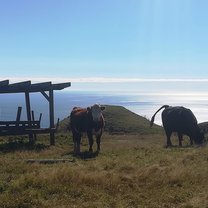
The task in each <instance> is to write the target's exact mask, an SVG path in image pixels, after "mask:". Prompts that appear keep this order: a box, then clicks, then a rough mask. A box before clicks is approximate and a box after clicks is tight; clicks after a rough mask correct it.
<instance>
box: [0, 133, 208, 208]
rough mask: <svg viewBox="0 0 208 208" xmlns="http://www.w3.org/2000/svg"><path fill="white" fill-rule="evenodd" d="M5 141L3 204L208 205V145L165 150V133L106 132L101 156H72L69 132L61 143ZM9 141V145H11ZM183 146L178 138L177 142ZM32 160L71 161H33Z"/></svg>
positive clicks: (11, 207) (0, 167) (0, 152)
mask: <svg viewBox="0 0 208 208" xmlns="http://www.w3.org/2000/svg"><path fill="white" fill-rule="evenodd" d="M38 138H39V141H37V142H36V145H35V146H33V147H29V146H28V145H27V142H26V141H25V139H24V138H22V137H19V138H16V139H14V138H7V139H4V138H1V140H0V207H4V208H16V207H19V208H20V207H21V208H26V207H28V208H29V207H43V208H44V207H50V208H52V207H60V208H64V207H74V208H76V207H90V208H91V207H92V208H93V207H94V208H95V207H99V208H107V207H109V208H114V207H115V208H120V207H121V208H122V207H123V208H126V207H132V208H133V207H141V208H142V207H150V208H152V207H153V208H154V207H155V208H159V207H166V208H168V207H170V208H172V207H183V208H193V207H199V208H207V207H208V147H190V146H189V145H188V140H186V139H185V140H184V147H183V148H179V147H177V146H176V147H173V148H168V149H167V148H164V135H163V133H160V134H148V135H145V134H142V135H141V134H136V135H124V134H123V135H109V134H104V135H103V137H102V143H101V152H100V154H99V155H96V154H88V153H87V152H86V150H87V149H88V146H87V141H86V139H84V140H83V143H82V147H81V148H82V152H83V154H82V155H80V157H74V156H73V155H72V150H73V145H72V140H71V135H70V134H69V133H60V134H58V135H57V144H56V146H48V140H49V139H48V136H47V135H46V136H39V137H38ZM8 140H9V143H8ZM175 144H177V140H175ZM27 159H69V160H70V162H66V163H53V164H39V163H31V164H30V163H27V162H26V161H25V160H27Z"/></svg>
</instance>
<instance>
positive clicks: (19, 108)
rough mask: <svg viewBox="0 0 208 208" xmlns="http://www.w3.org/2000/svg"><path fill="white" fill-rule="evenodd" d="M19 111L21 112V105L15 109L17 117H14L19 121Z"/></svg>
mask: <svg viewBox="0 0 208 208" xmlns="http://www.w3.org/2000/svg"><path fill="white" fill-rule="evenodd" d="M21 112H22V107H21V106H19V107H18V110H17V117H16V121H20V117H21Z"/></svg>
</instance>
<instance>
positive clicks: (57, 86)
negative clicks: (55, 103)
mask: <svg viewBox="0 0 208 208" xmlns="http://www.w3.org/2000/svg"><path fill="white" fill-rule="evenodd" d="M70 86H71V82H66V83H59V84H52V86H51V89H52V90H62V89H64V88H67V87H70Z"/></svg>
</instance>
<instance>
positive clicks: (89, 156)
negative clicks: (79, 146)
mask: <svg viewBox="0 0 208 208" xmlns="http://www.w3.org/2000/svg"><path fill="white" fill-rule="evenodd" d="M65 155H71V156H73V157H75V158H78V159H82V160H87V159H93V158H96V157H97V156H98V155H99V152H97V151H96V152H89V151H85V152H80V153H79V154H74V152H69V153H67V154H65Z"/></svg>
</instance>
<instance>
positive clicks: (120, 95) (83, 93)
mask: <svg viewBox="0 0 208 208" xmlns="http://www.w3.org/2000/svg"><path fill="white" fill-rule="evenodd" d="M0 96H1V103H0V120H15V119H16V113H17V108H18V106H22V108H23V109H22V115H21V120H24V119H26V107H25V97H24V94H21V93H20V94H3V95H0ZM30 97H31V110H33V111H34V112H35V119H38V118H39V115H40V113H42V114H43V115H42V121H41V127H48V126H49V106H48V102H47V100H46V99H45V98H44V97H43V96H42V94H41V93H31V96H30ZM94 103H98V104H100V105H119V106H123V107H125V108H127V109H128V110H130V111H132V112H134V113H136V114H138V115H140V116H143V117H145V118H147V119H149V120H150V119H151V117H152V115H153V114H154V113H155V112H156V111H157V110H158V109H159V108H160V107H161V106H162V105H170V106H184V107H186V108H189V109H191V110H192V112H193V113H194V115H195V116H196V118H197V120H198V123H201V122H205V121H208V94H207V93H206V92H196V91H195V92H191V91H189V92H188V91H186V92H173V91H172V92H169V93H168V92H166V91H158V90H157V91H155V92H153V91H152V92H151V91H146V92H145V91H143V92H142V91H138V92H136V91H133V92H132V91H131V90H129V92H128V91H125V92H124V91H123V92H122V91H115V90H112V91H109V90H73V89H70V88H69V89H68V90H63V91H58V92H56V91H55V93H54V107H55V122H56V121H57V120H58V118H59V119H60V120H62V119H64V118H66V117H68V116H69V115H70V112H71V110H72V108H73V107H74V106H80V107H88V106H91V105H93V104H94ZM155 123H156V124H158V125H162V122H161V112H160V113H158V114H157V116H156V118H155Z"/></svg>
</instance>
